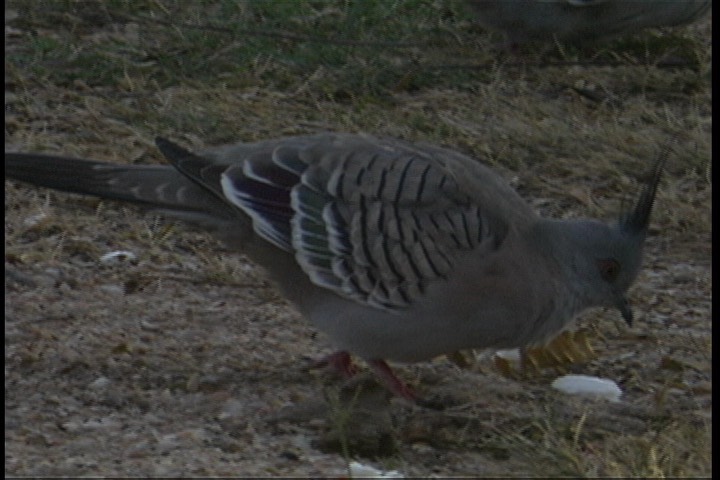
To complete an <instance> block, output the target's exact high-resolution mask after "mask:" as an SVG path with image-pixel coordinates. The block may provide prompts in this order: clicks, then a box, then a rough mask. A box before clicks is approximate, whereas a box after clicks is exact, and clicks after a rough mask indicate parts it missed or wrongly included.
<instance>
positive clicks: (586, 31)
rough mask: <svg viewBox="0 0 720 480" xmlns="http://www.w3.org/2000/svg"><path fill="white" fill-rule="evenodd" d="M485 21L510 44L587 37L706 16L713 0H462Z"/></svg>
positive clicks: (582, 40)
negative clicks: (506, 38)
mask: <svg viewBox="0 0 720 480" xmlns="http://www.w3.org/2000/svg"><path fill="white" fill-rule="evenodd" d="M466 1H467V3H468V4H469V5H470V6H471V7H472V8H473V9H474V11H475V15H476V17H477V20H478V23H480V25H482V26H483V27H486V28H490V29H495V30H500V31H502V32H504V33H505V34H506V35H507V37H508V40H509V41H510V42H511V43H513V44H520V43H525V42H529V41H539V42H551V41H553V39H557V40H561V41H568V42H576V43H589V42H593V41H597V40H600V39H603V38H608V37H614V36H618V35H624V34H632V33H637V32H638V31H640V30H642V29H645V28H652V27H664V26H677V25H683V24H687V23H692V22H694V21H696V20H699V19H700V18H702V17H704V16H705V15H706V14H707V13H708V12H709V11H710V9H711V7H712V0H466Z"/></svg>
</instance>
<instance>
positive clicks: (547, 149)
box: [5, 2, 712, 477]
mask: <svg viewBox="0 0 720 480" xmlns="http://www.w3.org/2000/svg"><path fill="white" fill-rule="evenodd" d="M437 3H438V2H434V3H433V4H437ZM59 4H60V3H59ZM91 4H93V5H94V3H92V2H91ZM158 4H159V3H158ZM6 8H7V7H6ZM58 9H60V7H58ZM50 10H52V9H50ZM11 13H12V15H10V18H9V19H8V12H7V11H6V54H17V53H22V54H23V55H24V57H22V58H29V56H30V54H31V53H32V52H34V50H32V49H33V48H35V47H36V46H37V45H38V44H39V40H40V39H43V38H44V39H63V38H65V36H66V35H74V36H77V38H79V39H81V40H82V42H86V43H87V44H92V45H104V44H103V43H102V42H104V41H105V40H106V39H107V38H113V37H112V36H113V35H115V34H118V33H117V32H121V33H124V34H128V32H132V31H134V28H136V27H137V25H136V26H135V27H133V22H130V21H127V20H117V19H116V20H114V21H113V22H108V23H105V24H103V25H102V26H97V27H91V26H89V25H93V24H92V23H91V22H90V23H84V22H86V19H84V18H82V17H77V15H79V14H78V13H77V12H74V13H73V15H75V17H72V18H75V19H77V18H80V20H73V22H75V23H72V22H70V21H68V23H67V24H64V23H63V22H62V21H58V22H57V24H53V22H52V21H50V20H47V19H46V23H41V22H40V20H41V19H42V18H44V17H41V15H43V14H41V13H33V14H32V15H37V17H32V18H29V17H28V16H27V15H30V14H29V13H27V11H26V10H24V9H23V7H22V6H21V5H20V4H18V5H17V6H16V7H15V9H14V10H12V11H11ZM70 17H71V15H70V14H67V15H65V16H59V17H57V18H60V19H67V18H70ZM48 18H51V17H48ZM36 21H37V22H40V23H36V24H33V22H36ZM88 22H89V21H88ZM711 22H712V20H711V18H708V19H706V20H704V21H703V22H702V23H700V24H698V25H695V26H693V27H692V28H690V29H687V30H684V31H683V32H682V33H680V34H678V35H681V36H682V35H685V36H687V37H688V38H690V39H691V41H692V43H691V45H693V48H695V49H696V50H697V52H699V53H698V59H699V60H698V62H699V64H700V67H696V68H660V67H653V66H646V65H644V64H640V65H624V66H623V65H620V66H594V67H593V66H585V65H579V66H557V67H547V68H533V67H528V66H524V65H523V64H522V62H524V61H525V60H524V59H523V58H522V57H520V58H519V59H518V60H512V61H511V63H512V65H503V64H502V63H499V64H494V65H495V66H494V67H493V68H489V69H488V71H487V73H485V74H482V75H481V76H480V78H479V79H475V80H472V81H468V82H465V83H463V85H462V86H461V87H457V88H455V87H451V86H448V85H446V84H443V83H437V84H435V85H433V84H432V83H431V84H429V85H424V86H423V87H422V88H419V89H417V90H402V89H399V90H397V91H394V92H391V93H389V94H387V95H386V96H384V97H383V98H382V99H381V100H377V99H372V98H370V99H368V98H366V97H363V98H361V96H358V97H357V98H356V97H353V98H352V99H350V100H347V99H345V100H343V99H339V98H338V96H337V95H336V96H334V97H327V96H324V95H321V94H319V93H317V92H318V91H317V90H315V89H314V86H313V85H315V84H313V83H312V81H315V80H317V75H320V74H319V73H318V72H319V71H320V70H317V71H315V72H314V73H313V74H308V76H307V79H306V80H307V82H306V83H301V86H297V85H296V86H294V87H293V88H292V89H289V88H287V87H283V86H281V85H279V84H277V83H274V84H272V85H268V84H265V83H263V78H264V77H263V76H262V75H261V74H259V73H258V74H254V73H253V74H247V75H248V79H243V82H245V84H244V85H239V86H235V87H233V88H225V87H223V86H221V85H217V84H213V86H212V88H209V87H208V86H207V85H206V84H201V83H200V82H199V81H194V80H192V79H190V80H187V81H181V82H178V83H176V84H173V85H169V86H165V85H159V84H157V83H154V80H153V75H154V73H153V74H151V73H147V76H145V77H141V76H139V75H136V76H133V75H134V74H128V75H126V76H125V77H122V78H120V77H119V79H118V80H117V81H116V82H114V83H113V82H110V83H102V82H98V83H93V78H92V77H91V74H90V73H89V72H90V69H89V68H85V69H84V70H83V71H84V72H87V75H88V76H87V77H84V76H83V74H82V73H80V74H73V75H74V77H73V78H72V79H71V80H68V79H58V78H57V77H56V76H54V75H55V73H48V74H47V75H46V76H42V75H39V74H38V73H37V71H36V70H32V68H34V67H36V66H37V65H38V64H42V65H44V66H46V67H48V68H51V69H52V68H54V67H56V68H60V69H63V68H66V67H68V65H70V66H71V65H72V64H71V62H72V59H68V60H67V62H68V64H64V63H62V61H59V60H57V59H54V60H53V61H52V62H51V61H50V60H49V59H48V58H47V57H44V58H40V57H38V58H40V59H39V60H36V61H34V63H33V62H25V61H16V60H13V59H12V58H15V57H11V59H10V60H7V59H6V83H5V85H6V86H5V89H6V95H5V105H6V109H5V110H6V120H5V146H6V150H20V151H43V152H48V153H63V154H69V155H73V156H81V157H88V158H94V159H99V160H105V161H109V162H125V163H131V162H140V163H150V162H159V161H162V160H161V156H160V154H159V153H158V152H157V150H156V149H155V148H154V146H153V144H152V138H153V137H154V135H156V134H161V135H165V136H168V137H170V138H173V139H176V140H178V141H179V142H181V143H183V144H184V145H187V146H189V147H192V148H198V147H201V146H204V145H210V144H214V143H223V142H229V141H232V140H236V141H239V140H245V141H250V140H256V139H261V138H270V137H275V136H282V135H290V134H296V133H312V132H317V131H323V130H328V129H329V130H337V131H365V132H368V133H378V134H386V135H392V136H397V137H401V138H405V139H409V140H415V141H420V140H424V141H432V142H434V143H438V144H443V145H445V146H448V147H451V148H455V149H457V150H459V151H463V152H465V153H468V154H470V155H473V156H475V157H477V158H478V159H479V160H480V161H483V162H486V163H488V164H490V165H491V166H493V168H496V169H497V170H498V172H499V173H501V174H502V175H504V176H506V178H508V179H509V180H510V182H511V183H512V184H513V186H515V187H516V188H517V189H518V190H519V191H520V193H521V195H522V196H523V197H524V198H526V199H527V200H528V201H529V202H530V203H531V204H532V205H533V206H534V207H535V208H537V209H538V210H539V211H541V212H542V213H543V214H546V215H552V216H556V217H575V216H591V217H600V218H609V219H612V218H613V217H614V216H616V215H617V212H618V211H619V210H620V206H621V205H622V203H623V202H624V201H627V200H628V199H629V198H633V196H634V195H635V194H636V192H637V189H638V181H637V180H638V178H639V177H640V176H641V175H642V172H644V171H646V170H647V168H648V167H649V165H651V164H652V161H653V160H654V159H655V158H656V156H657V155H658V154H659V152H660V151H661V149H662V148H663V146H664V145H665V144H666V143H667V139H668V138H669V137H671V136H673V135H674V136H675V138H676V139H677V140H676V143H675V147H674V148H673V150H672V153H671V156H670V160H669V163H668V167H667V174H666V177H665V179H664V180H663V182H662V184H661V187H660V192H659V194H658V200H657V203H656V211H655V212H654V215H653V219H652V222H651V223H652V226H651V230H650V235H649V237H648V240H647V246H646V254H645V261H644V269H643V271H642V273H641V275H640V277H639V278H638V280H637V282H636V284H635V286H634V287H633V289H632V290H631V295H630V297H631V303H632V304H633V306H634V309H635V313H636V320H635V324H634V326H633V327H632V328H628V327H627V326H625V325H624V323H622V322H621V320H620V318H619V316H618V314H617V312H614V311H602V310H593V311H589V312H587V313H585V314H583V315H582V317H581V318H580V319H578V326H579V328H581V329H582V331H583V332H585V334H586V335H587V337H588V338H589V342H590V345H591V348H592V355H591V358H589V359H584V360H583V361H581V362H566V364H564V365H562V366H561V367H557V368H544V369H541V370H540V371H537V372H532V373H530V374H526V375H520V374H514V375H510V376H508V375H505V374H503V373H502V372H501V371H499V370H498V369H497V368H496V365H495V363H494V362H493V361H492V358H491V357H492V355H491V354H492V352H465V353H466V355H465V357H466V358H469V359H470V362H469V364H468V365H466V366H464V367H459V366H458V365H456V364H454V363H452V362H450V361H448V360H447V359H445V358H438V359H435V360H433V361H431V362H424V363H419V364H414V365H398V366H397V368H396V371H397V373H398V375H399V376H401V377H402V378H403V379H405V380H406V381H408V383H410V384H411V385H413V386H414V387H415V388H416V390H417V391H418V392H419V393H420V395H421V396H422V397H423V398H424V399H425V400H426V401H427V404H428V405H430V407H428V406H423V407H421V406H414V405H408V404H406V403H404V402H402V401H400V400H398V399H395V398H390V397H389V396H388V395H387V394H386V392H385V391H384V390H383V389H382V388H381V387H379V386H378V385H377V384H376V383H375V382H374V380H373V378H372V376H371V375H369V373H366V372H363V373H362V374H361V375H360V376H359V377H358V378H357V379H355V380H353V381H352V382H350V383H344V382H343V381H342V380H341V379H338V378H335V377H333V376H332V375H330V374H329V373H328V372H324V371H322V370H320V371H315V370H309V369H308V368H307V367H308V365H309V364H310V361H311V359H313V358H319V357H321V356H322V355H324V354H327V353H329V352H331V351H332V345H330V344H329V342H328V340H327V339H326V338H325V337H324V336H323V335H322V333H319V332H316V331H314V330H313V329H312V328H311V327H310V326H309V325H308V324H307V323H306V322H305V321H304V320H303V319H302V318H301V317H300V316H299V315H298V314H297V313H296V312H295V311H294V310H293V308H292V307H291V306H290V305H288V304H287V303H286V302H285V301H284V300H283V299H282V298H281V297H280V296H279V294H277V293H276V292H275V290H274V289H273V287H272V285H270V284H269V283H268V282H267V281H266V280H265V279H264V277H263V273H262V270H261V269H260V268H258V267H257V266H255V265H253V264H251V263H249V262H248V261H247V260H246V259H245V258H244V257H243V256H242V255H238V254H235V253H232V252H229V251H227V250H226V249H225V248H224V247H223V246H222V245H221V244H219V243H218V242H216V241H215V240H214V239H212V238H211V237H209V236H208V235H206V234H205V233H203V232H200V231H196V230H193V229H190V228H186V226H185V225H184V224H175V223H172V222H168V221H165V220H162V219H160V218H158V217H155V216H154V215H146V214H142V213H141V212H140V211H139V210H137V209H135V208H133V207H129V206H125V205H120V204H117V203H112V202H102V201H99V200H96V199H88V198H82V197H79V196H73V195H66V194H59V193H54V192H52V193H51V192H48V191H46V190H42V189H37V188H32V187H28V186H26V185H20V184H17V183H14V182H6V184H5V185H6V192H5V267H6V273H5V278H6V281H5V296H6V297H5V298H6V299H5V393H6V399H5V449H6V450H5V472H6V476H8V477H13V476H124V477H127V476H142V477H146V476H162V477H169V476H227V477H236V476H250V477H255V476H319V477H347V476H349V471H348V463H349V462H350V461H351V460H357V461H360V462H362V463H364V464H367V465H373V466H374V467H376V468H378V469H383V470H397V471H399V472H402V473H403V474H405V475H407V476H419V477H427V476H437V477H447V476H558V475H565V476H583V477H594V476H655V477H658V476H710V475H711V474H712V468H711V464H710V460H711V452H710V449H711V438H712V437H711V421H712V410H711V400H712V380H711V357H712V354H711V345H712V337H711V331H712V314H711V303H712V292H711V284H712V277H711V255H712V245H711V224H710V209H711V196H712V187H711V182H710V170H711V124H712V110H711V105H710V99H711V86H710V78H711V74H710V65H711V47H710V44H709V38H710V37H709V34H710V30H711V26H712V23H711ZM71 23H72V25H74V26H75V27H76V29H75V30H73V29H72V28H70V27H69V26H68V25H70V24H71ZM142 28H143V27H142V25H141V29H142ZM68 32H70V33H68ZM146 34H147V33H146ZM474 34H475V35H478V36H481V35H484V34H479V33H474ZM128 35H129V34H128ZM683 38H685V37H683ZM48 41H49V40H48ZM480 41H487V40H486V39H485V37H484V36H483V37H482V40H480ZM98 48H99V47H98ZM78 51H79V50H78ZM75 53H77V52H75ZM471 54H473V50H470V51H469V52H468V53H467V55H468V58H466V60H467V61H468V62H471V61H473V59H474V58H475V57H471V56H469V55H471ZM68 55H71V54H68ZM477 55H478V56H483V55H481V54H480V53H478V54H477ZM500 55H506V54H503V53H501V54H500ZM17 58H21V57H17ZM68 58H70V57H68ZM483 58H484V56H483ZM43 62H45V63H43ZM53 62H56V63H53ZM150 63H152V62H150ZM263 65H265V67H263ZM142 68H146V67H144V66H143V67H142ZM147 68H148V69H149V70H148V71H154V70H153V69H156V68H157V69H159V68H160V67H159V66H157V65H154V64H151V65H150V66H149V67H147ZM257 68H258V69H262V68H268V69H269V68H270V67H267V64H261V62H260V63H258V66H257ZM69 70H70V68H69V67H68V70H67V71H69ZM313 75H315V77H313ZM438 82H440V81H438ZM303 85H304V86H303ZM113 251H129V252H132V253H133V254H134V255H135V257H136V258H134V259H122V258H121V259H118V260H116V261H114V262H103V261H101V260H100V259H101V257H103V255H105V254H107V253H109V252H113ZM563 372H572V373H582V374H587V375H597V376H600V377H604V378H609V379H612V380H614V381H615V382H617V383H618V385H619V386H620V387H621V388H622V390H623V395H622V397H621V401H619V402H617V403H611V402H606V401H599V400H588V399H582V398H578V397H572V396H567V395H564V394H561V393H559V392H556V391H554V390H553V389H552V388H551V387H550V383H551V382H552V380H553V379H555V378H556V377H557V376H558V375H559V374H561V373H563Z"/></svg>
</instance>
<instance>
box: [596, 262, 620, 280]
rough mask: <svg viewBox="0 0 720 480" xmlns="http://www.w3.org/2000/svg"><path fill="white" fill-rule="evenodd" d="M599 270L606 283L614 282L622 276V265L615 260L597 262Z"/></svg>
mask: <svg viewBox="0 0 720 480" xmlns="http://www.w3.org/2000/svg"><path fill="white" fill-rule="evenodd" d="M597 265H598V270H600V276H602V278H603V280H605V281H606V282H610V283H612V282H614V281H615V280H617V277H618V275H620V263H618V261H617V260H615V259H614V258H603V259H601V260H598V261H597Z"/></svg>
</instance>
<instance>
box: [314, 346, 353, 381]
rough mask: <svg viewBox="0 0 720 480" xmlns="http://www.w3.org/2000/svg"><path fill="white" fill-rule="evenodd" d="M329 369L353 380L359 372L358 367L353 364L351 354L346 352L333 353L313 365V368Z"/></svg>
mask: <svg viewBox="0 0 720 480" xmlns="http://www.w3.org/2000/svg"><path fill="white" fill-rule="evenodd" d="M322 367H329V368H330V369H331V370H334V371H335V372H337V373H339V374H340V375H341V376H342V377H343V378H351V377H352V376H353V375H355V374H356V373H357V372H358V369H357V367H356V366H355V365H354V364H353V363H352V358H350V354H349V353H348V352H345V351H339V352H335V353H331V354H330V355H327V356H325V357H323V358H321V359H320V360H318V361H316V362H315V363H313V364H312V366H311V368H322Z"/></svg>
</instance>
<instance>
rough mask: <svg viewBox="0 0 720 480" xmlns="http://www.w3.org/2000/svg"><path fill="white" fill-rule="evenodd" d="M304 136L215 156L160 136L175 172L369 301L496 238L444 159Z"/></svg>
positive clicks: (436, 275)
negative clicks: (220, 198)
mask: <svg viewBox="0 0 720 480" xmlns="http://www.w3.org/2000/svg"><path fill="white" fill-rule="evenodd" d="M308 138H309V137H296V141H293V139H292V138H291V139H284V140H278V141H277V142H276V143H275V144H272V145H268V144H267V143H264V144H262V145H260V144H258V145H259V146H258V148H257V149H253V148H252V147H251V146H250V147H247V146H246V147H244V149H243V150H242V151H239V150H237V149H236V150H235V151H234V152H233V151H232V150H228V151H226V152H225V153H224V154H223V155H221V159H218V158H215V159H207V158H204V157H200V156H195V155H193V154H191V153H189V152H186V151H184V150H182V149H181V148H179V147H176V146H174V145H172V144H171V143H170V142H167V141H165V140H162V139H159V140H158V145H159V147H160V148H161V150H162V151H163V153H165V154H166V155H167V156H168V157H169V158H170V160H171V162H172V163H173V164H174V165H175V166H176V167H177V168H178V169H179V170H180V171H181V172H183V173H184V174H185V175H187V176H188V177H189V178H192V179H193V180H194V181H196V182H199V183H200V184H202V185H204V186H205V187H206V188H208V189H210V190H212V191H213V192H215V193H216V194H217V195H219V196H220V195H221V196H223V197H224V198H225V199H226V200H227V201H229V202H230V203H231V204H233V205H235V206H236V207H238V208H240V209H241V210H242V211H243V212H245V213H246V214H247V215H248V216H249V217H250V218H251V219H252V221H253V228H254V230H255V232H256V234H257V235H258V236H260V237H261V238H262V239H264V240H266V241H268V242H270V243H271V244H273V245H275V246H276V247H278V248H280V249H282V250H285V251H288V252H292V253H294V255H295V259H296V261H297V263H298V264H299V265H300V267H301V268H302V270H303V271H304V272H305V273H306V274H307V275H308V276H309V278H310V279H311V281H312V282H313V283H315V284H316V285H318V286H321V287H323V288H327V289H329V290H332V291H334V292H335V293H337V294H340V295H342V296H345V297H348V298H351V299H354V300H356V301H358V302H360V303H364V304H367V305H371V306H374V307H378V308H382V309H388V310H392V309H397V308H403V307H406V306H408V305H410V304H411V303H412V302H413V301H414V300H416V299H417V298H418V297H420V296H422V294H423V293H424V291H425V289H426V288H427V286H428V284H429V283H430V282H433V281H435V280H438V279H442V278H444V277H446V276H447V275H448V274H449V273H450V272H451V270H452V268H453V266H454V265H455V263H456V262H457V261H458V257H459V255H460V254H461V252H467V251H469V250H473V249H477V248H486V249H488V250H489V251H490V250H493V249H496V248H498V247H499V245H500V244H501V243H502V240H503V238H504V235H505V233H506V231H507V229H506V227H505V225H503V223H502V222H501V221H500V222H499V221H497V220H496V219H492V220H491V219H490V217H489V216H488V215H487V213H486V212H484V211H483V208H482V206H481V205H478V204H477V202H473V201H472V199H471V196H470V195H468V194H467V193H465V192H463V191H462V189H461V187H460V183H459V182H458V181H457V179H456V178H455V175H453V172H452V171H451V170H450V169H449V168H448V165H446V163H444V162H442V161H434V160H433V158H431V157H427V156H425V157H424V156H422V155H414V154H413V153H412V152H410V151H407V150H403V149H395V150H393V149H390V148H385V147H384V146H383V145H382V144H377V143H372V142H367V141H357V137H346V138H347V140H348V141H346V142H344V141H337V138H338V137H330V136H328V137H315V138H317V139H318V140H317V141H314V142H308V141H307V139H308ZM310 138H312V137H310ZM233 155H239V156H238V157H233ZM478 187H479V188H482V187H483V186H482V185H478Z"/></svg>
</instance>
